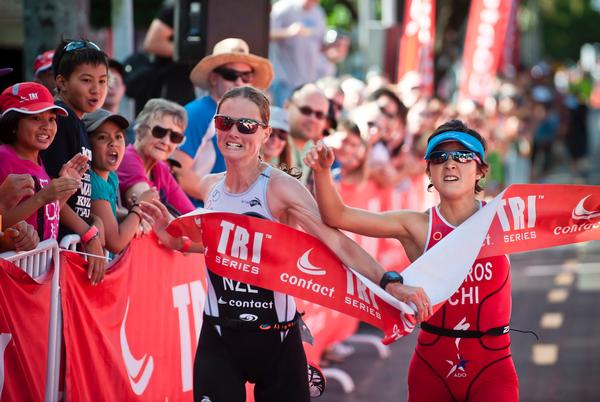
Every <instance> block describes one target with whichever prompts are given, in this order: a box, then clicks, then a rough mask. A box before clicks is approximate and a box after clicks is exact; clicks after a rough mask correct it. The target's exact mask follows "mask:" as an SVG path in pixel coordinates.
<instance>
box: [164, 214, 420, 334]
mask: <svg viewBox="0 0 600 402" xmlns="http://www.w3.org/2000/svg"><path fill="white" fill-rule="evenodd" d="M200 226H201V227H202V232H200V230H199V228H200ZM169 231H170V232H171V233H172V234H173V235H176V236H180V235H182V234H185V235H186V236H189V237H190V238H192V239H193V240H194V239H195V240H197V241H198V240H202V241H203V243H204V245H205V246H206V254H205V256H206V266H207V268H208V269H210V270H211V271H213V272H214V273H216V274H218V275H221V276H224V277H227V278H231V279H234V280H236V281H241V282H244V283H248V284H250V285H256V286H260V287H263V288H266V289H273V290H277V291H279V292H282V293H286V294H288V295H292V296H294V297H298V298H301V299H304V300H307V301H310V302H313V303H317V304H319V305H321V306H325V307H328V308H331V309H334V310H337V311H340V312H342V313H345V314H349V315H351V316H353V317H356V318H358V319H360V320H361V321H365V322H368V323H370V324H371V325H374V326H376V327H378V328H380V329H382V330H383V331H384V333H385V334H386V339H385V342H391V341H393V340H395V339H397V338H399V337H401V336H403V335H405V334H407V333H410V332H411V331H412V330H413V329H414V322H415V320H414V318H413V316H412V315H409V314H404V313H401V312H400V311H399V309H401V308H404V309H405V310H404V311H407V312H411V311H412V310H411V309H410V307H408V306H407V305H405V304H403V303H401V302H399V301H398V300H396V299H394V298H393V297H392V296H390V295H389V294H387V293H385V292H384V291H383V290H382V289H381V288H379V287H378V286H376V285H374V284H372V283H371V286H368V283H370V281H368V280H367V279H366V278H364V277H362V276H360V275H358V274H357V273H356V272H354V271H352V270H348V269H346V268H345V267H344V265H343V264H342V262H341V261H340V260H339V258H338V257H337V256H336V255H335V254H334V253H333V252H332V251H331V250H330V249H329V248H328V247H327V246H326V245H325V244H323V243H322V242H321V241H320V240H319V239H317V238H315V237H313V236H311V235H309V234H306V233H304V232H300V231H298V230H295V229H293V228H291V227H289V226H286V225H281V224H278V223H274V222H271V221H266V220H264V219H258V218H252V217H249V216H246V215H240V214H233V213H226V212H212V211H207V210H203V209H198V210H196V211H194V212H191V213H189V214H187V215H184V216H181V217H179V218H177V219H175V220H174V221H173V222H172V223H171V225H170V226H169ZM390 303H392V304H393V305H395V306H396V307H393V306H392V304H390Z"/></svg>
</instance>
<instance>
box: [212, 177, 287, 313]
mask: <svg viewBox="0 0 600 402" xmlns="http://www.w3.org/2000/svg"><path fill="white" fill-rule="evenodd" d="M272 171H273V167H271V166H268V167H267V168H266V169H265V170H264V171H263V172H262V173H261V174H260V175H259V176H258V178H257V179H256V180H255V181H254V183H252V184H251V185H250V187H248V189H247V190H246V191H244V192H242V193H237V194H233V193H230V192H229V191H227V189H226V188H225V176H223V177H222V178H221V180H219V181H218V182H217V184H215V186H214V187H213V188H212V190H211V191H210V193H209V194H208V197H206V202H205V204H204V207H205V208H206V209H210V210H213V211H222V212H234V213H238V214H244V215H250V216H254V217H258V218H263V219H268V220H270V221H275V222H276V221H277V219H275V217H273V215H272V214H271V211H270V209H269V206H268V204H267V187H268V185H269V178H270V176H271V173H272ZM207 272H208V276H207V278H208V295H207V300H206V303H205V304H204V312H205V313H206V314H207V315H210V316H213V317H227V318H231V319H244V320H248V317H251V318H252V320H253V321H256V322H257V323H261V322H264V323H272V322H283V321H290V320H292V319H293V318H294V316H295V314H296V303H295V302H294V298H293V297H291V296H288V295H286V294H284V293H280V292H274V291H272V290H267V289H263V288H260V287H258V286H251V285H249V284H246V283H243V282H237V281H234V280H231V279H227V278H224V277H222V276H219V275H216V274H214V273H212V272H210V271H207Z"/></svg>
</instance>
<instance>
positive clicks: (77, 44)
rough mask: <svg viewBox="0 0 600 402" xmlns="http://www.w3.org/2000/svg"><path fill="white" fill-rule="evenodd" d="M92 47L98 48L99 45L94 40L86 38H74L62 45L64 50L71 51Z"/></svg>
mask: <svg viewBox="0 0 600 402" xmlns="http://www.w3.org/2000/svg"><path fill="white" fill-rule="evenodd" d="M85 48H88V49H94V50H100V46H98V45H96V44H95V43H94V42H90V41H88V40H74V41H71V42H69V43H67V44H66V45H65V47H64V50H65V52H67V53H71V52H74V51H76V50H79V49H85Z"/></svg>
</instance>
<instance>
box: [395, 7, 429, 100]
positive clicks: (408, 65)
mask: <svg viewBox="0 0 600 402" xmlns="http://www.w3.org/2000/svg"><path fill="white" fill-rule="evenodd" d="M434 40H435V0H407V1H406V3H405V6H404V23H403V25H402V37H401V38H400V52H399V59H398V82H401V81H402V79H403V78H404V76H405V75H406V74H407V73H409V72H411V71H412V72H415V73H417V74H418V75H419V77H420V78H421V85H422V91H423V93H424V94H425V95H427V96H433V48H434Z"/></svg>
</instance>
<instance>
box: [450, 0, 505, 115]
mask: <svg viewBox="0 0 600 402" xmlns="http://www.w3.org/2000/svg"><path fill="white" fill-rule="evenodd" d="M511 5H512V0H473V1H472V2H471V10H470V12H469V23H468V26H467V35H466V38H465V50H464V53H463V65H462V74H461V80H460V92H459V98H460V99H472V100H474V101H477V102H479V103H481V104H483V102H484V101H485V98H487V97H488V96H489V95H490V94H491V91H492V87H493V81H494V78H495V77H496V73H497V72H498V68H499V64H500V58H501V56H502V53H503V50H504V47H505V38H506V29H507V26H508V21H509V16H510V10H511Z"/></svg>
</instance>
